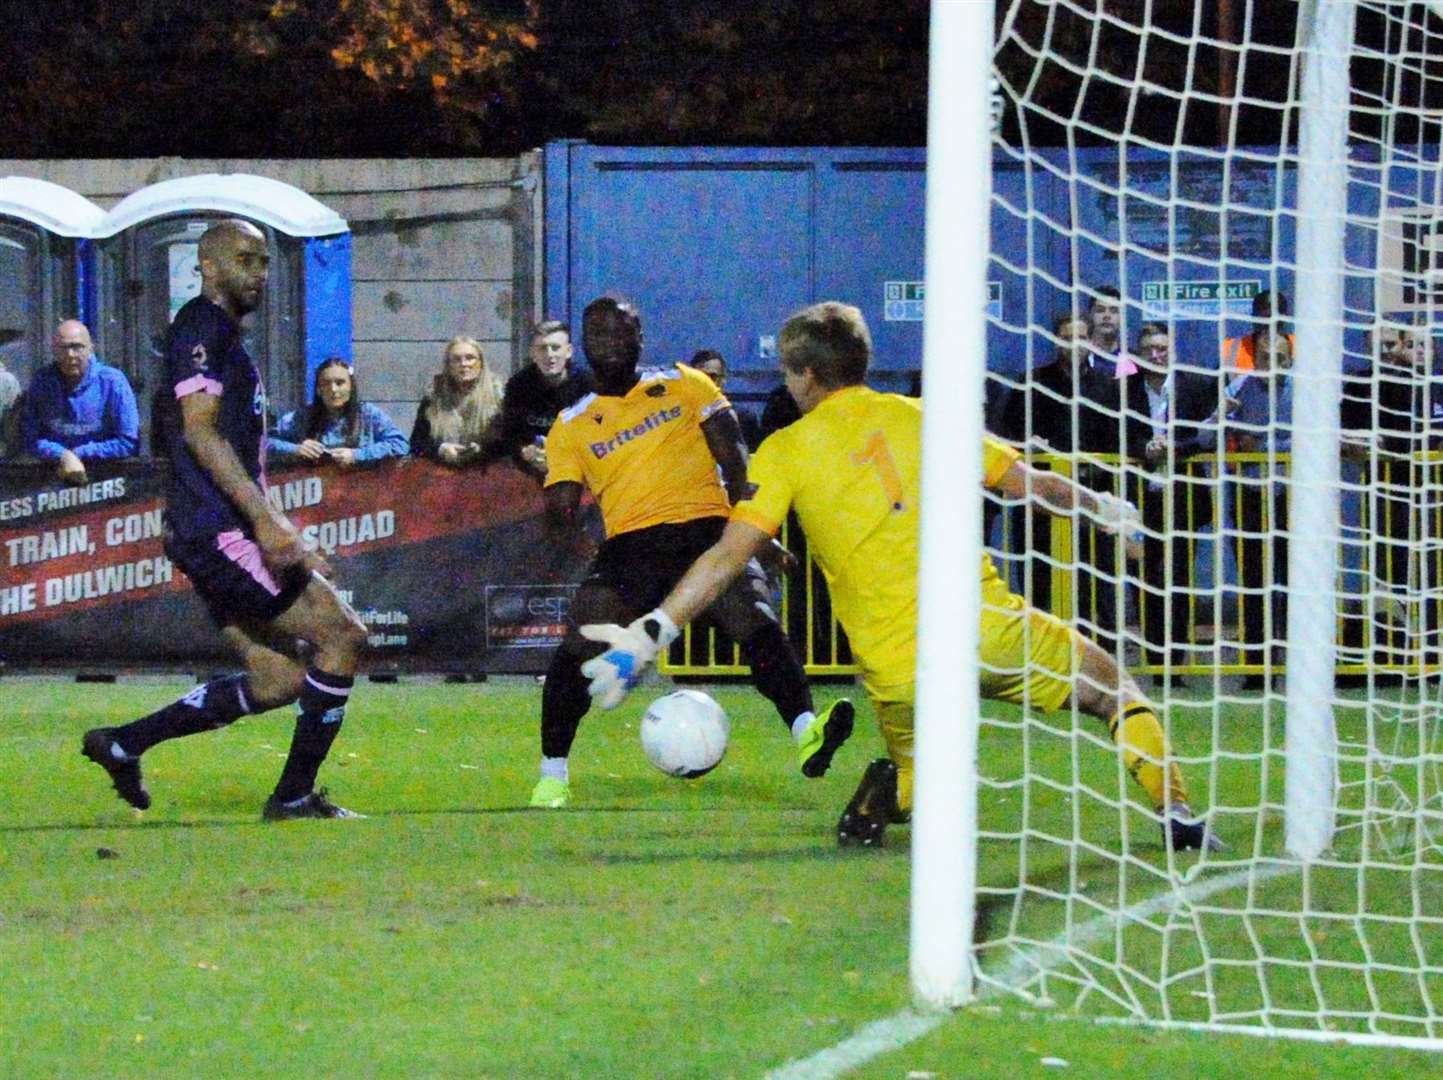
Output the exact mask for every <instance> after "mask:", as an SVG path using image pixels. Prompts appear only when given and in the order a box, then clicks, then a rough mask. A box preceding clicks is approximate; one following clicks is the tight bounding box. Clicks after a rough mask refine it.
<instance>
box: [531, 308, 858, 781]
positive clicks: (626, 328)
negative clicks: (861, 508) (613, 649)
mask: <svg viewBox="0 0 1443 1080" xmlns="http://www.w3.org/2000/svg"><path fill="white" fill-rule="evenodd" d="M581 328H582V334H581V340H582V347H583V348H584V349H585V350H586V357H587V360H588V361H590V363H591V370H592V374H593V376H594V377H595V387H596V389H595V392H594V393H591V394H588V395H586V396H585V397H583V398H582V399H581V400H579V401H578V402H576V404H575V405H573V406H571V407H570V408H568V409H564V410H562V411H561V412H560V413H559V414H558V415H557V417H556V422H555V423H554V424H552V426H551V432H550V434H549V435H547V437H546V457H547V473H546V516H547V521H548V523H549V524H550V525H551V526H552V528H553V529H554V530H557V531H565V530H569V529H570V528H572V527H573V526H574V523H575V520H576V512H577V508H578V506H579V505H580V502H581V493H582V489H583V488H589V489H590V490H591V493H592V494H593V495H594V496H595V497H596V501H597V502H598V503H599V504H600V506H601V517H602V521H603V523H604V524H605V527H606V541H605V543H603V544H602V545H601V547H600V549H599V550H598V551H597V554H596V559H595V561H594V562H593V563H592V565H591V569H590V571H589V572H588V574H587V577H586V580H585V581H583V582H582V584H581V587H580V588H579V589H578V590H577V592H576V597H575V599H574V600H573V601H572V604H571V610H570V612H569V613H568V619H569V622H570V624H571V627H572V629H570V630H569V631H568V633H567V635H566V638H565V639H564V640H563V642H562V644H561V647H560V648H559V649H558V650H557V652H556V655H555V657H554V658H553V659H552V662H551V668H550V670H549V671H548V672H547V674H546V684H545V687H544V689H543V691H542V697H541V778H540V780H539V781H538V782H537V784H536V787H535V789H534V790H533V791H532V793H531V805H532V806H540V807H560V806H565V805H566V804H567V803H568V802H569V800H570V798H571V786H570V784H571V777H570V770H569V766H568V763H567V757H568V755H569V754H570V752H571V745H572V742H573V741H574V740H575V738H576V729H577V727H578V725H579V724H580V723H581V718H582V717H583V716H585V715H586V712H587V710H588V709H589V708H590V707H591V697H590V695H588V693H587V683H586V678H585V677H584V676H583V675H582V674H581V665H582V662H583V661H584V660H586V659H587V658H588V657H590V656H592V655H594V654H595V653H597V652H600V651H601V650H600V649H599V648H598V647H597V646H595V645H593V644H592V643H590V642H589V641H587V640H586V639H585V638H584V637H582V636H581V635H580V634H579V633H577V631H576V630H575V627H576V626H577V625H579V624H581V623H604V622H611V621H615V622H630V621H631V620H633V619H635V618H636V617H637V616H639V615H641V614H642V613H643V612H646V611H648V610H650V609H651V608H653V607H655V606H656V605H657V604H658V603H660V602H661V599H662V597H664V596H665V595H666V594H667V591H668V590H669V589H671V588H672V586H674V585H675V584H676V583H677V581H678V580H679V579H680V578H681V575H682V574H683V573H685V572H686V569H687V567H689V566H690V565H691V564H692V561H693V560H695V559H696V557H697V556H698V555H700V554H701V553H702V552H704V551H706V550H707V548H709V547H710V546H711V545H712V544H714V543H715V542H716V541H717V539H718V538H719V537H720V536H721V534H722V530H723V529H724V528H725V527H726V521H727V515H728V513H730V511H731V505H732V501H733V500H734V499H738V498H741V497H743V496H744V495H745V494H746V493H747V491H748V490H749V489H748V487H747V450H746V444H745V442H743V440H742V433H741V425H740V424H738V423H737V418H736V413H735V412H733V411H732V407H731V404H730V403H729V402H728V401H727V399H726V398H725V397H723V396H722V394H721V392H720V391H719V390H718V389H717V388H716V385H715V384H714V383H713V382H712V381H711V380H710V379H709V378H707V377H706V376H705V375H703V374H701V373H700V372H698V371H694V370H693V369H691V368H689V367H683V366H677V367H671V368H662V369H649V370H641V371H638V368H637V365H638V364H639V362H640V360H641V345H642V333H641V320H640V319H639V318H638V317H637V315H636V313H635V312H634V311H633V310H632V309H631V307H630V306H629V305H627V304H625V303H622V302H619V301H617V300H614V299H612V298H610V297H602V298H601V299H599V300H594V301H592V303H590V304H589V305H587V308H586V311H585V312H584V313H583V315H582V320H581ZM718 470H720V472H721V478H720V479H719V478H718V476H717V473H718ZM759 554H766V555H768V556H770V555H771V554H772V553H771V552H766V551H764V552H760V553H759ZM703 611H705V612H706V614H707V615H708V616H709V617H710V618H711V619H712V620H714V621H715V622H716V623H717V625H718V626H720V627H721V628H722V630H723V631H725V632H726V634H727V635H728V636H729V637H730V638H731V639H732V640H733V641H735V642H737V643H738V644H740V645H741V649H742V654H743V656H745V657H746V660H747V663H748V664H749V665H750V667H751V670H752V679H753V681H754V683H755V684H756V687H757V689H758V690H760V691H761V692H762V694H763V695H765V696H766V698H767V699H768V700H770V701H771V702H772V704H773V705H775V706H776V708H777V712H778V713H780V714H781V717H782V720H783V721H784V722H785V723H786V724H787V726H788V728H789V729H790V731H791V733H792V736H793V738H794V739H795V740H796V742H797V757H798V765H799V766H800V768H801V771H802V774H803V775H804V776H808V777H816V776H821V775H822V774H823V773H825V772H826V771H827V767H828V766H829V765H830V764H831V761H832V755H833V754H834V753H836V750H837V748H838V747H839V746H841V745H842V743H843V742H845V741H846V739H847V737H848V736H849V735H851V733H852V718H853V709H852V704H851V702H849V701H845V700H843V701H838V702H835V703H834V704H833V705H832V706H831V707H829V708H828V709H827V710H825V711H824V712H823V713H822V714H821V715H820V716H818V715H816V714H815V713H814V712H813V709H812V692H811V688H810V687H809V686H808V685H807V677H806V673H805V672H804V671H803V669H802V663H801V660H800V659H798V657H797V654H796V652H795V651H794V650H793V649H792V647H791V645H790V644H789V643H788V641H787V639H786V636H785V635H784V634H783V633H782V630H781V627H780V626H779V625H778V623H777V617H776V615H775V613H774V612H773V611H772V606H771V590H770V589H769V588H768V587H767V584H766V576H765V574H764V573H763V571H762V568H761V565H760V564H759V563H758V561H757V560H756V559H754V558H752V557H750V556H748V558H746V559H743V560H742V564H741V565H740V566H738V567H737V572H736V573H735V574H733V575H732V578H731V580H729V581H728V582H727V584H726V585H724V586H723V587H722V588H720V589H718V590H717V593H716V595H715V596H714V597H712V599H711V600H710V601H708V602H707V603H706V604H704V605H702V607H701V608H698V609H697V611H695V612H693V613H692V614H693V615H698V614H701V613H702V612H703Z"/></svg>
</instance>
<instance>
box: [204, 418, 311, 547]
mask: <svg viewBox="0 0 1443 1080" xmlns="http://www.w3.org/2000/svg"><path fill="white" fill-rule="evenodd" d="M180 416H181V425H182V428H183V429H184V432H185V444H186V447H187V448H188V449H189V450H190V452H191V453H192V454H193V455H195V460H196V462H197V463H199V465H200V467H201V468H203V469H204V470H205V471H206V472H207V473H209V474H210V477H211V479H212V480H214V481H215V484H216V487H218V488H220V489H221V491H222V492H223V493H224V494H225V496H226V498H228V499H229V500H230V501H231V502H232V503H233V504H235V507H236V509H238V510H239V511H240V512H241V513H242V514H244V515H245V517H246V520H247V521H249V522H250V523H251V528H252V529H253V530H254V531H255V538H256V545H257V546H258V547H259V548H260V549H261V554H262V556H263V557H264V558H265V560H266V563H267V564H268V565H270V566H271V567H272V568H275V569H283V568H285V567H287V566H292V565H295V564H300V565H303V566H305V567H306V569H308V570H314V571H317V572H319V573H321V574H329V573H330V567H329V566H328V565H327V564H326V561H325V560H324V559H322V558H321V557H320V556H319V555H317V554H316V553H315V552H312V551H307V550H306V548H305V545H304V544H303V543H302V542H301V534H300V533H299V532H298V531H297V530H296V527H295V526H294V525H292V524H291V522H290V520H289V519H287V518H286V516H285V515H284V514H282V513H281V512H280V511H279V510H277V509H275V507H273V506H271V504H270V503H269V502H267V501H266V497H265V493H264V492H262V491H261V489H260V488H259V487H257V486H256V484H255V482H254V481H253V480H251V478H250V476H249V475H247V473H246V471H245V467H244V466H243V465H242V464H241V462H240V458H238V457H237V456H236V452H235V450H234V448H232V446H231V444H230V443H229V442H227V441H226V439H225V437H224V436H223V435H222V434H221V432H220V426H219V422H218V421H219V417H220V398H218V397H216V396H215V395H213V394H187V395H186V396H185V397H183V398H181V399H180Z"/></svg>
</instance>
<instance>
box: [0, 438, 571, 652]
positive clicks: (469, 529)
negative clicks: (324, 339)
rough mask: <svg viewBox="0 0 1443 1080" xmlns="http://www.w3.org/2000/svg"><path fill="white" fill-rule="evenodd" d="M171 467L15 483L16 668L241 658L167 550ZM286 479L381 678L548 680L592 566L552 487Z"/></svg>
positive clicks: (280, 497)
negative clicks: (545, 498) (558, 514)
mask: <svg viewBox="0 0 1443 1080" xmlns="http://www.w3.org/2000/svg"><path fill="white" fill-rule="evenodd" d="M102 470H104V471H102ZM164 470H165V465H164V463H163V462H154V463H152V462H143V461H132V462H119V463H115V464H114V465H111V466H110V467H109V468H108V469H106V468H105V467H104V466H99V467H97V469H96V470H95V471H94V472H93V474H92V477H91V479H90V480H89V482H87V483H86V484H84V485H82V486H80V487H68V486H65V485H64V484H61V483H59V482H58V481H54V480H52V479H50V475H49V474H48V473H45V472H37V471H36V469H35V468H33V467H20V466H6V467H4V468H0V663H3V664H4V665H5V666H6V667H9V668H12V669H15V668H32V667H35V668H38V667H65V668H77V667H79V668H85V669H96V670H106V669H113V668H123V667H147V666H156V667H170V666H185V665H191V664H194V663H196V662H212V661H214V662H223V661H225V660H227V659H229V658H228V657H227V654H226V650H225V648H224V646H223V645H222V643H221V640H220V637H219V635H218V634H217V633H216V632H215V628H214V626H213V625H212V623H211V622H210V619H209V617H208V616H207V614H206V611H205V607H204V605H203V604H201V602H200V600H199V599H198V598H197V597H196V596H195V594H194V592H193V591H192V590H191V588H190V585H189V582H188V581H187V580H186V578H185V575H184V574H182V573H181V572H180V571H179V570H177V569H176V568H175V567H173V566H172V565H171V563H170V560H169V559H167V558H166V557H165V553H164V551H163V550H162V541H161V536H162V531H163V519H164V489H165V472H164ZM270 481H271V488H270V493H269V496H270V498H271V500H272V501H273V502H274V503H275V504H276V505H277V506H278V507H279V508H280V509H281V510H283V511H284V512H285V513H286V515H287V516H288V517H289V518H290V519H291V521H293V522H294V523H295V524H296V526H297V527H298V528H299V529H301V531H302V534H303V536H304V537H305V538H306V539H307V541H309V542H311V543H312V544H314V545H315V546H316V547H317V548H318V549H319V550H320V551H321V552H323V553H324V554H325V555H326V557H327V559H328V561H329V562H330V563H331V566H332V568H333V569H334V571H335V576H334V578H333V581H334V583H335V585H336V587H337V588H338V589H339V590H340V591H341V593H342V595H343V596H344V597H345V598H346V599H347V600H348V601H349V602H350V604H351V606H352V607H354V608H355V609H356V611H357V612H358V613H359V614H360V616H361V618H362V620H363V621H364V622H365V623H366V625H367V627H368V628H369V629H370V649H369V652H368V656H367V659H366V663H365V667H366V670H369V671H372V672H376V671H386V670H435V671H475V672H497V673H499V672H541V671H544V670H545V669H546V666H547V663H548V662H549V660H550V656H551V652H552V650H553V649H554V648H555V646H556V645H557V644H558V643H559V641H560V637H561V634H562V632H563V627H564V624H565V618H566V611H567V607H568V605H569V603H570V600H571V596H572V594H573V593H574V591H575V583H576V582H577V581H579V580H580V578H581V575H582V573H583V572H584V570H585V555H584V554H583V553H582V552H581V550H580V545H572V544H567V545H557V544H554V543H552V542H551V541H550V540H549V539H548V537H547V534H546V531H545V529H544V528H543V524H542V495H541V488H540V486H539V485H538V484H537V482H536V480H534V479H533V478H531V477H530V476H528V475H526V474H524V473H522V472H520V471H518V470H517V469H514V468H512V467H511V466H510V465H507V464H497V465H494V466H492V467H490V468H488V469H484V470H481V469H465V470H456V469H448V468H445V467H443V466H440V465H437V464H435V463H433V462H430V461H425V460H422V459H419V458H404V459H393V460H389V461H384V462H379V463H377V464H375V465H373V466H367V467H358V468H354V469H349V470H341V469H337V468H335V467H333V466H324V467H318V468H299V469H294V470H291V471H287V472H280V473H276V474H274V475H272V476H271V477H270ZM594 518H595V515H594V513H593V519H594ZM590 525H591V526H592V528H593V530H596V529H597V527H598V526H599V522H598V521H596V520H592V521H591V522H590ZM595 534H597V535H599V532H597V533H595Z"/></svg>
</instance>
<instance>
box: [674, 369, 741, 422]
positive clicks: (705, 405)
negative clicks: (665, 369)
mask: <svg viewBox="0 0 1443 1080" xmlns="http://www.w3.org/2000/svg"><path fill="white" fill-rule="evenodd" d="M676 369H677V371H679V372H681V385H680V386H679V388H678V389H679V391H680V396H681V398H682V399H683V400H684V401H687V402H689V403H690V404H691V405H692V406H693V407H694V408H695V409H696V415H697V420H698V421H700V422H701V423H705V422H706V421H708V420H710V419H711V418H712V417H713V416H715V415H716V414H717V413H719V412H721V411H722V410H723V409H730V408H731V407H732V403H731V402H730V401H728V400H727V398H726V395H725V394H723V393H722V392H721V391H720V390H718V389H717V385H716V383H714V382H712V381H711V377H710V376H709V375H707V374H706V373H705V372H702V371H698V370H697V369H696V368H694V367H688V366H687V365H686V364H677V365H676Z"/></svg>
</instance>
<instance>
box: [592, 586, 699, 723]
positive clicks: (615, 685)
mask: <svg viewBox="0 0 1443 1080" xmlns="http://www.w3.org/2000/svg"><path fill="white" fill-rule="evenodd" d="M679 633H681V631H680V630H678V629H677V628H676V623H674V622H672V621H671V617H670V616H669V615H667V613H666V612H664V611H662V610H661V608H657V609H656V610H655V611H652V612H650V613H649V614H646V615H643V616H642V617H641V618H639V619H637V620H636V621H635V622H633V623H632V624H631V625H630V626H617V625H616V624H615V623H587V624H586V625H585V626H583V627H582V628H581V636H582V637H584V638H586V639H587V640H588V641H600V642H602V643H603V644H605V645H607V646H609V648H608V649H607V650H606V651H605V652H604V653H602V654H601V655H600V656H594V657H592V658H591V659H590V660H588V661H586V663H584V664H582V665H581V674H582V675H584V676H585V677H586V678H588V679H590V680H591V685H590V686H589V687H587V692H588V693H589V694H591V696H592V697H593V698H594V699H595V700H596V702H597V704H599V705H600V706H601V707H602V708H603V709H614V708H616V706H618V705H620V704H621V702H622V699H623V698H625V697H626V693H627V691H628V690H630V689H632V687H634V686H636V684H637V683H639V682H641V677H642V676H643V675H645V674H646V669H647V668H648V667H649V666H650V665H651V664H652V662H653V661H655V660H656V654H657V653H659V652H661V650H662V649H664V648H666V647H667V646H668V645H670V644H671V643H672V642H673V641H675V640H676V636H677V634H679Z"/></svg>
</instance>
